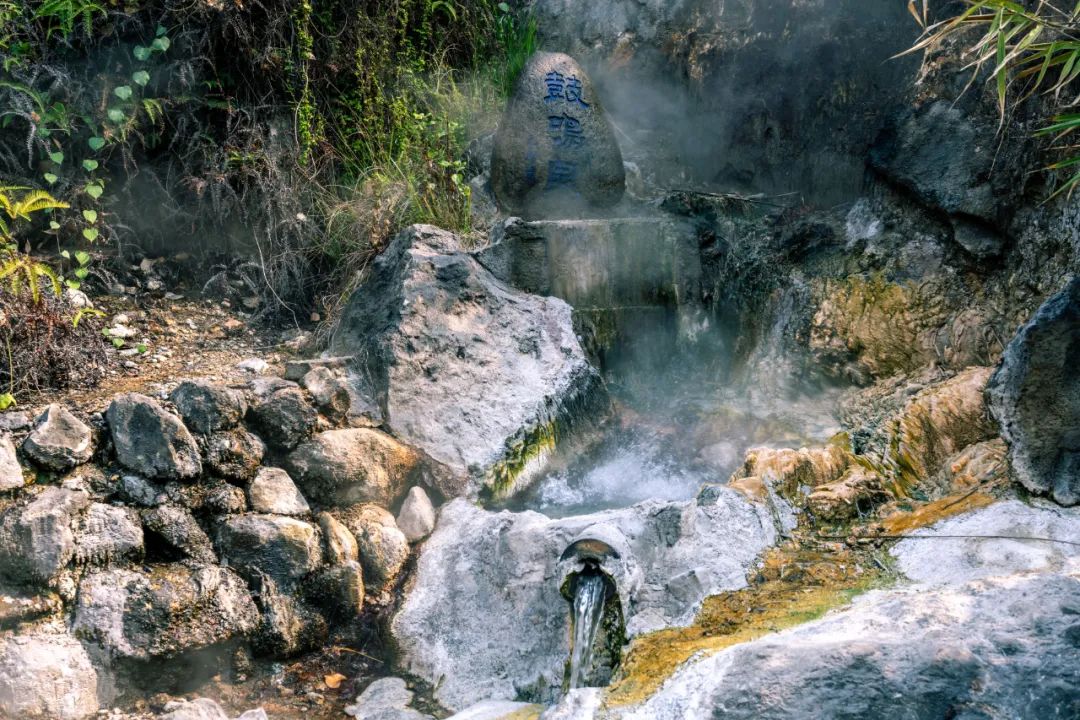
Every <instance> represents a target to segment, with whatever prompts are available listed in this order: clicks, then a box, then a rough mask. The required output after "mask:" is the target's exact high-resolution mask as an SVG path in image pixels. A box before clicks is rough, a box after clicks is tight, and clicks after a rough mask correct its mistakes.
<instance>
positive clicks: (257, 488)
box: [247, 467, 311, 515]
mask: <svg viewBox="0 0 1080 720" xmlns="http://www.w3.org/2000/svg"><path fill="white" fill-rule="evenodd" d="M247 495H248V501H249V502H250V503H251V509H252V510H254V511H255V512H257V513H270V514H273V515H307V514H308V513H309V512H311V508H310V507H308V504H307V500H305V499H304V496H303V495H301V494H300V491H299V490H297V489H296V484H295V483H293V481H292V478H290V477H289V473H287V472H285V471H284V470H282V469H280V468H273V467H264V468H260V469H259V473H258V474H257V475H256V476H255V479H254V480H252V481H251V484H250V485H248V489H247Z"/></svg>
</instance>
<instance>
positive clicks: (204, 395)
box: [169, 380, 247, 435]
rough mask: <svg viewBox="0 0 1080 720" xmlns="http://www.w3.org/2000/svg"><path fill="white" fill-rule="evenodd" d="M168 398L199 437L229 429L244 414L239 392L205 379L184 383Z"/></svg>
mask: <svg viewBox="0 0 1080 720" xmlns="http://www.w3.org/2000/svg"><path fill="white" fill-rule="evenodd" d="M169 399H170V400H172V402H173V404H174V405H176V409H177V410H179V411H180V415H181V417H183V418H184V422H185V423H186V424H187V426H188V427H189V428H191V430H193V431H195V432H197V433H200V434H202V435H209V434H210V433H212V432H214V431H215V430H225V429H228V428H231V427H233V426H234V425H236V424H237V423H239V422H240V420H241V419H243V417H244V413H246V412H247V401H246V400H245V399H244V394H243V393H242V392H240V391H239V390H233V389H232V388H227V387H224V386H223V385H215V384H214V383H211V382H209V381H206V380H185V381H184V382H182V383H180V384H179V385H178V386H177V387H176V389H175V390H173V391H172V393H171V394H170V395H169Z"/></svg>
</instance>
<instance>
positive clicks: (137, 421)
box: [105, 393, 202, 480]
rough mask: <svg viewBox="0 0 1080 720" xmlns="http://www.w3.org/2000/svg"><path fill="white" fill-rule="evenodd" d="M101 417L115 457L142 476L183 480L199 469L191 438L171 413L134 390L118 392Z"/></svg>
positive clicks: (199, 462) (196, 452) (199, 461)
mask: <svg viewBox="0 0 1080 720" xmlns="http://www.w3.org/2000/svg"><path fill="white" fill-rule="evenodd" d="M105 417H106V419H107V420H108V422H109V430H110V431H111V432H112V440H113V446H114V447H115V448H116V458H117V460H119V461H120V464H121V465H123V466H124V467H127V468H129V469H130V470H133V471H135V472H137V473H139V474H140V475H142V476H143V477H147V478H155V479H165V480H186V479H191V478H195V477H198V476H199V475H200V474H201V473H202V459H201V458H200V457H199V449H198V447H197V446H196V445H195V439H194V438H193V437H192V436H191V433H189V432H188V429H187V428H186V427H184V423H182V422H180V419H179V418H177V417H176V416H175V415H170V414H169V413H167V412H165V410H164V409H163V408H162V407H161V406H160V405H159V404H158V403H157V402H156V401H155V400H153V399H152V398H149V397H147V396H145V395H139V394H138V393H127V394H124V395H118V396H117V397H116V398H115V399H114V400H113V401H112V404H110V405H109V409H108V411H107V412H106V413H105Z"/></svg>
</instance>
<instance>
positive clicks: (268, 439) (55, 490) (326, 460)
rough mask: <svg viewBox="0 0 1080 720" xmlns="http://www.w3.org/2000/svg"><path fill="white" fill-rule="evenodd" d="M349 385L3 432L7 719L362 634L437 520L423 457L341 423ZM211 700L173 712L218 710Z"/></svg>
mask: <svg viewBox="0 0 1080 720" xmlns="http://www.w3.org/2000/svg"><path fill="white" fill-rule="evenodd" d="M344 373H345V370H344V369H342V368H339V367H325V366H320V367H317V368H315V369H313V370H311V371H310V372H308V373H306V374H305V375H304V376H303V378H302V379H303V386H301V385H298V384H297V383H295V382H292V381H288V380H282V379H277V378H265V377H264V378H258V379H255V380H253V381H251V382H250V383H249V384H248V385H247V386H232V387H228V386H224V385H218V384H213V383H209V382H206V381H202V380H190V381H184V382H181V383H180V384H179V385H178V386H177V387H176V388H175V390H173V392H172V393H171V394H170V395H169V402H168V403H163V402H161V401H159V400H157V399H155V398H153V397H150V396H147V395H140V394H136V393H128V394H123V395H119V396H117V397H115V398H113V399H112V401H111V402H110V404H109V405H108V408H107V410H106V412H104V413H103V415H98V416H93V417H80V416H78V415H77V414H76V413H74V412H72V411H71V410H69V409H67V408H65V407H63V406H61V405H56V404H54V405H50V406H49V407H48V408H46V409H45V411H44V412H43V413H42V414H41V415H40V417H39V418H38V419H37V420H36V421H35V422H33V423H29V424H28V425H27V427H25V428H24V429H22V430H21V431H19V432H21V433H22V436H20V435H17V434H13V433H12V432H8V433H7V434H5V435H4V436H3V437H2V438H0V493H3V494H2V495H0V595H2V596H3V597H4V598H5V601H4V602H3V603H2V604H0V605H2V608H0V610H2V612H0V715H2V716H4V717H43V718H44V717H48V718H63V719H64V720H78V719H80V718H86V717H90V716H93V715H95V714H96V713H97V712H98V709H99V708H100V707H101V706H102V705H105V704H107V703H111V702H113V701H114V700H116V699H118V697H122V696H123V695H124V694H125V693H129V692H137V693H153V692H158V691H162V690H164V691H168V690H171V689H173V688H174V687H175V686H177V685H178V684H179V683H180V682H181V681H185V680H190V679H191V677H192V673H194V674H195V675H198V676H199V677H202V676H203V675H202V674H203V673H205V674H206V675H205V676H206V677H207V678H209V677H210V676H212V675H213V674H215V673H217V672H221V671H223V670H228V669H229V665H230V663H232V662H233V661H234V659H235V658H237V657H244V656H249V655H250V654H252V653H254V654H262V655H271V656H276V657H284V656H288V655H292V654H295V653H297V652H300V651H303V650H307V649H310V648H313V647H316V646H319V645H320V644H322V643H324V642H325V641H326V640H327V638H328V637H329V635H330V633H331V626H332V625H333V627H334V629H335V630H334V631H335V633H336V636H337V637H339V638H348V637H349V633H352V632H357V631H359V630H361V629H362V627H361V624H362V623H363V620H362V619H361V613H362V612H363V611H364V609H365V604H366V603H376V604H379V603H384V602H386V598H388V597H389V594H388V591H389V590H390V589H391V588H392V587H393V584H394V582H395V580H396V579H397V577H398V575H399V573H400V572H401V570H402V567H403V566H404V564H405V562H406V560H407V559H408V557H409V554H410V543H412V542H417V541H419V540H421V539H423V538H424V537H426V536H427V535H428V534H429V533H430V532H431V529H432V526H433V524H434V516H435V510H434V507H433V506H432V503H431V501H430V499H429V497H428V494H427V493H426V492H425V490H424V489H423V488H422V487H420V486H418V485H415V484H414V483H416V482H421V481H423V479H424V478H425V477H426V475H425V472H426V471H425V469H424V466H425V463H427V462H428V461H427V460H426V458H425V457H424V456H423V455H422V454H421V453H419V452H417V451H416V450H414V449H412V448H410V447H408V446H406V445H403V444H402V443H400V442H399V441H397V440H395V439H394V438H392V437H390V436H389V435H387V434H386V433H384V432H383V431H382V430H379V429H377V428H376V427H362V428H357V427H341V424H342V423H349V409H350V405H351V395H350V392H349V391H348V390H347V387H348V385H347V382H346V379H345V377H344ZM406 497H407V501H405V502H404V503H403V502H402V501H403V500H404V499H405V498H406ZM391 511H398V512H400V517H401V518H402V526H403V528H402V529H399V527H398V524H397V521H396V520H395V517H394V514H393V513H392V512H391ZM206 703H210V701H206ZM206 703H204V705H205V707H204V706H202V705H198V702H195V703H191V702H189V703H186V704H183V705H177V706H176V707H174V708H172V709H171V710H168V713H169V714H167V717H174V718H187V717H224V714H223V713H222V712H221V711H220V708H216V706H214V707H211V706H210V705H206ZM208 713H209V714H208Z"/></svg>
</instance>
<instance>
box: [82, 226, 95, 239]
mask: <svg viewBox="0 0 1080 720" xmlns="http://www.w3.org/2000/svg"><path fill="white" fill-rule="evenodd" d="M82 234H83V237H84V238H86V240H87V242H94V241H95V240H97V239H98V229H97V228H83V231H82Z"/></svg>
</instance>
